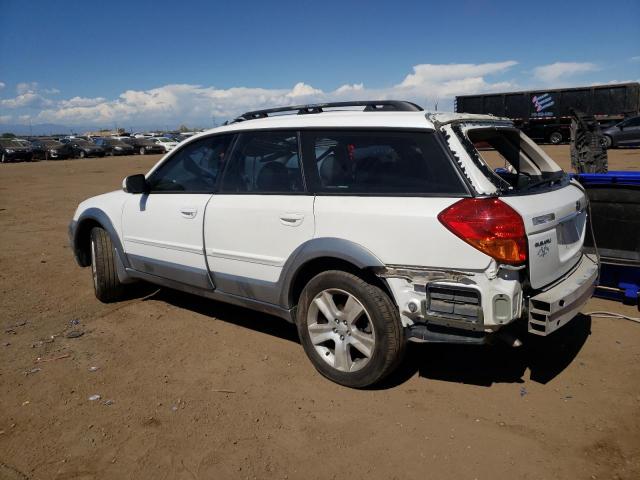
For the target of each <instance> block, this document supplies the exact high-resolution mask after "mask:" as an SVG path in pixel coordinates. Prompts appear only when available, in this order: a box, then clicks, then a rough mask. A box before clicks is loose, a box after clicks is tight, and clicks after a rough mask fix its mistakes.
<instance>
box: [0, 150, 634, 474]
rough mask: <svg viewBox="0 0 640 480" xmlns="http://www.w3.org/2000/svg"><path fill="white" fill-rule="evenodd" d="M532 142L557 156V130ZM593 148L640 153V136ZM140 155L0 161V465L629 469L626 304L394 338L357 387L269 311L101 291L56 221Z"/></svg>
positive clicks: (102, 470) (211, 469)
mask: <svg viewBox="0 0 640 480" xmlns="http://www.w3.org/2000/svg"><path fill="white" fill-rule="evenodd" d="M545 148H546V149H547V150H548V151H549V152H551V154H552V155H553V156H554V157H555V158H556V159H557V160H558V161H559V162H560V163H561V164H563V166H564V167H565V168H568V147H567V146H561V147H545ZM610 157H611V158H610V168H611V169H612V170H615V169H628V170H640V150H616V151H613V152H611V154H610ZM157 159H158V157H151V156H149V157H123V158H104V159H85V160H69V161H59V162H38V163H30V164H9V165H0V167H1V168H0V231H1V234H0V235H1V236H0V238H1V239H2V240H1V246H2V248H1V249H0V265H1V268H0V307H1V310H0V312H1V313H0V327H1V328H2V329H1V330H0V479H23V478H32V479H40V478H42V479H93V478H118V479H121V478H135V479H146V478H150V479H195V478H202V479H212V478H216V479H220V478H241V479H244V478H249V479H254V478H257V479H271V478H274V479H285V478H289V479H297V478H301V479H302V478H304V479H316V478H318V479H323V480H326V479H331V478H341V479H342V478H354V479H355V478H380V479H410V478H421V479H422V478H434V479H444V478H456V479H459V478H466V479H502V478H518V479H536V480H538V479H554V478H558V479H594V478H598V479H605V478H606V479H609V478H616V479H617V478H620V479H637V478H640V325H637V324H634V323H632V322H629V321H625V320H612V319H602V318H590V317H589V316H587V315H580V316H578V317H577V318H576V319H575V320H574V321H573V322H571V323H570V324H569V325H568V326H567V327H565V328H564V329H562V330H560V331H559V332H558V333H557V334H555V335H553V336H552V337H550V338H548V339H545V340H544V341H532V340H530V341H528V342H527V343H525V345H524V346H523V347H522V348H520V349H507V348H499V347H467V346H430V345H411V347H410V349H409V353H408V358H407V361H406V362H405V364H404V366H403V367H402V369H401V370H400V371H399V372H398V373H397V374H396V375H394V376H393V377H392V378H391V379H390V380H389V381H388V382H387V383H386V384H384V385H382V386H381V387H380V388H378V389H374V390H368V391H357V390H350V389H347V388H343V387H340V386H338V385H335V384H333V383H330V382H329V381H327V380H325V379H323V378H322V377H321V376H320V375H319V374H317V373H316V372H315V370H314V369H313V367H312V366H311V364H310V362H309V361H308V360H307V359H306V357H305V355H304V353H303V351H302V348H301V347H300V345H299V344H298V339H297V335H296V331H295V329H294V327H293V326H292V325H289V324H287V323H286V322H284V321H282V320H279V319H276V318H272V317H269V316H266V315H264V314H260V313H254V312H251V311H249V310H244V309H241V308H236V307H231V306H226V305H223V304H219V303H216V302H212V301H208V300H202V299H200V298H197V297H193V296H190V295H187V294H182V293H176V292H171V291H167V290H164V289H160V290H158V289H155V288H149V289H141V290H139V291H137V292H136V296H133V297H132V298H131V299H130V300H127V301H124V302H122V303H118V304H111V305H105V304H101V303H100V302H98V301H97V300H96V299H95V297H94V294H93V289H92V285H91V280H90V272H89V270H88V269H81V268H80V267H78V266H77V265H76V264H75V262H74V261H73V258H72V254H71V251H70V249H69V247H68V240H67V224H68V222H69V220H70V218H71V216H72V214H73V211H74V209H75V208H76V205H77V204H78V202H80V201H81V200H83V199H85V198H87V197H89V196H92V195H95V194H98V193H102V192H106V191H109V190H114V189H117V188H119V187H120V184H121V181H122V178H123V177H124V176H126V175H128V174H132V173H140V172H144V171H146V170H147V169H148V168H149V167H150V166H151V165H152V164H153V163H154V162H155V161H156V160H157ZM593 310H610V311H615V312H622V313H626V314H627V315H632V316H638V312H637V310H636V309H635V308H634V307H630V306H623V305H620V304H617V303H614V302H610V301H605V300H598V299H592V300H591V301H589V303H588V304H587V305H586V306H585V308H584V310H583V311H584V312H589V311H593ZM74 331H77V332H81V333H83V335H82V336H80V337H77V338H67V335H68V334H69V333H70V332H74ZM92 367H96V368H92ZM96 394H97V395H100V396H101V399H100V400H95V401H91V400H89V398H90V397H91V396H92V395H96Z"/></svg>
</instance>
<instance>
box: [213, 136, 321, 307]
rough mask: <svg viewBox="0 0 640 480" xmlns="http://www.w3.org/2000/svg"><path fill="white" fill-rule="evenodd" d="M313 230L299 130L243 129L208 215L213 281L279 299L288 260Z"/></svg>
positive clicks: (247, 293) (222, 286)
mask: <svg viewBox="0 0 640 480" xmlns="http://www.w3.org/2000/svg"><path fill="white" fill-rule="evenodd" d="M313 232H314V217H313V196H312V195H309V194H307V193H306V191H305V188H304V182H303V178H302V169H301V167H300V157H299V148H298V135H297V133H296V132H295V131H282V130H279V131H274V132H268V131H258V132H245V133H241V134H240V135H239V136H238V139H237V141H236V143H235V146H234V148H233V151H232V152H231V155H230V156H229V159H228V161H227V166H226V168H225V171H224V174H223V177H222V180H221V183H220V188H219V191H218V193H216V194H215V195H214V196H213V197H212V198H211V201H210V202H209V204H208V206H207V215H206V218H205V225H204V237H205V246H206V253H207V258H208V262H209V268H210V269H211V270H212V272H213V275H214V281H215V283H216V289H218V290H220V291H223V292H225V293H230V294H234V295H239V296H243V297H249V298H254V299H257V300H261V301H264V302H268V303H277V298H278V293H279V292H278V288H277V282H278V280H279V278H280V275H281V273H282V267H283V265H284V263H285V262H286V261H287V259H288V258H289V257H290V256H291V254H292V253H293V252H294V251H295V250H296V248H298V247H299V246H300V245H301V244H302V243H304V242H306V241H307V240H310V239H311V238H312V237H313Z"/></svg>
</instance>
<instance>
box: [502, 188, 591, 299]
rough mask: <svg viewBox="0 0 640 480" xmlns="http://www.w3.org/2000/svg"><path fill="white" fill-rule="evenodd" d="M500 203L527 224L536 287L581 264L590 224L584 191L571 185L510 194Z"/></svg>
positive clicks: (533, 280) (531, 264) (532, 281)
mask: <svg viewBox="0 0 640 480" xmlns="http://www.w3.org/2000/svg"><path fill="white" fill-rule="evenodd" d="M500 200H502V201H503V202H504V203H506V204H508V205H509V206H511V207H512V208H513V209H514V210H515V211H517V212H518V213H519V214H520V215H521V216H522V219H523V221H524V226H525V230H526V232H527V237H528V246H529V279H530V282H531V286H532V287H533V288H535V289H538V288H542V287H544V286H546V285H549V284H550V283H552V282H554V281H555V280H557V279H558V278H560V277H562V276H563V275H565V274H566V273H567V272H568V271H569V270H571V269H572V268H573V267H574V266H575V265H576V264H577V263H578V261H579V260H580V257H581V254H582V245H583V243H584V237H585V232H586V223H587V222H586V220H587V212H586V205H587V199H586V197H585V195H584V193H583V192H582V190H580V189H579V188H578V187H576V186H574V185H571V184H569V185H567V186H565V187H563V188H560V189H557V190H551V191H545V192H543V193H539V194H535V195H514V196H511V195H506V196H502V197H500Z"/></svg>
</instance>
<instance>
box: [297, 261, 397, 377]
mask: <svg viewBox="0 0 640 480" xmlns="http://www.w3.org/2000/svg"><path fill="white" fill-rule="evenodd" d="M296 324H297V327H298V334H299V336H300V341H301V343H302V346H303V347H304V350H305V352H306V354H307V356H308V357H309V359H310V360H311V363H313V365H314V367H315V368H316V369H317V370H318V371H319V372H320V373H321V374H322V375H324V376H325V377H327V378H328V379H329V380H332V381H334V382H336V383H339V384H341V385H345V386H347V387H353V388H364V387H368V386H370V385H373V384H375V383H377V382H379V381H381V380H382V379H383V378H384V377H386V376H387V375H388V374H389V373H391V372H392V371H393V370H394V369H395V367H396V366H397V365H398V363H399V362H400V360H401V358H402V354H403V352H404V349H405V345H406V340H405V337H404V329H403V327H402V324H401V322H400V316H399V313H398V309H397V307H396V306H395V305H394V304H393V302H392V301H391V299H390V298H389V296H388V295H387V294H386V293H385V292H384V291H382V290H381V289H380V288H378V287H377V286H375V285H372V284H370V283H367V282H366V281H365V280H363V279H361V278H359V277H357V276H355V275H352V274H350V273H347V272H342V271H337V270H331V271H327V272H323V273H321V274H319V275H317V276H316V277H314V278H313V279H311V281H310V282H309V283H308V284H307V286H306V287H305V288H304V290H303V291H302V294H301V296H300V300H299V302H298V313H297V319H296Z"/></svg>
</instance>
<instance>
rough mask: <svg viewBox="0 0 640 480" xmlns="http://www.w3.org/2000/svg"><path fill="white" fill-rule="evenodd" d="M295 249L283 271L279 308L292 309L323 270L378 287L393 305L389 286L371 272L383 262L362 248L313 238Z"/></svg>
mask: <svg viewBox="0 0 640 480" xmlns="http://www.w3.org/2000/svg"><path fill="white" fill-rule="evenodd" d="M298 250H299V251H298V252H297V254H295V255H292V260H291V261H289V262H287V263H288V264H289V265H287V264H285V267H284V269H283V271H284V272H285V275H284V280H283V288H282V290H281V294H282V296H283V298H281V305H285V306H287V307H289V308H293V307H295V306H296V305H297V304H298V299H299V298H300V294H301V293H302V290H303V289H304V287H305V285H306V284H307V283H308V282H309V280H311V279H312V278H313V277H315V276H316V275H318V274H319V273H322V272H324V271H327V270H341V271H345V272H349V273H352V274H354V275H357V276H358V277H360V278H362V279H363V280H366V281H368V282H369V283H371V284H373V285H376V286H378V287H379V288H381V289H382V290H383V291H384V292H385V293H387V295H389V298H390V299H391V301H392V302H394V303H395V299H394V297H393V294H392V293H391V289H390V288H389V285H387V283H386V281H385V280H384V279H382V278H380V277H378V276H377V275H376V274H375V273H374V271H373V269H374V268H376V267H384V263H382V261H381V260H380V259H379V258H377V257H376V256H375V255H374V254H373V253H372V252H371V251H369V250H368V249H366V248H365V247H363V246H362V245H359V244H356V243H354V242H351V241H349V240H344V239H339V238H317V239H313V240H310V241H309V242H306V243H305V244H303V245H302V246H301V247H300V248H299V249H298Z"/></svg>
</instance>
